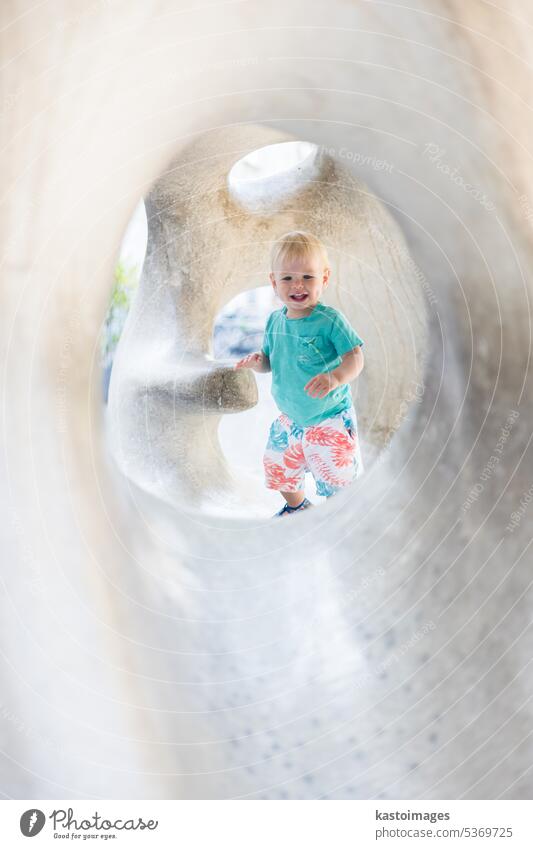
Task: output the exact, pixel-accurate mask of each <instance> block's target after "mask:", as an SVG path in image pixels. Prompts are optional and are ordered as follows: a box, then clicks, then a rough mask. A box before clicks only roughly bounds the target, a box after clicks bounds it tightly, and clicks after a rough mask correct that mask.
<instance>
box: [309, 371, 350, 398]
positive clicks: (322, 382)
mask: <svg viewBox="0 0 533 849" xmlns="http://www.w3.org/2000/svg"><path fill="white" fill-rule="evenodd" d="M340 385H341V382H340V380H339V378H338V377H335V375H334V374H333V372H331V371H330V372H324V373H323V374H315V376H314V377H312V378H311V380H310V381H309V383H306V384H305V386H304V389H305V391H306V392H307V394H308V395H310V396H311V397H312V398H325V397H326V395H328V394H329V393H330V392H333V390H334V389H336V388H337V387H338V386H340Z"/></svg>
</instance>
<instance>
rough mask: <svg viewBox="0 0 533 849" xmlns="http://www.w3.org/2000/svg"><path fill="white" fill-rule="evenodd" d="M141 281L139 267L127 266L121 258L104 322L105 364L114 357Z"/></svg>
mask: <svg viewBox="0 0 533 849" xmlns="http://www.w3.org/2000/svg"><path fill="white" fill-rule="evenodd" d="M138 282H139V267H138V266H137V265H130V266H127V265H125V264H124V262H122V261H121V260H119V262H118V263H117V265H116V267H115V274H114V281H113V290H112V292H111V298H110V301H109V309H108V311H107V316H106V319H105V322H104V332H103V338H102V357H103V360H104V365H106V364H107V363H108V362H109V361H110V360H112V359H113V355H114V353H115V350H116V347H117V345H118V342H119V339H120V336H121V334H122V328H123V327H124V322H125V321H126V316H127V315H128V311H129V308H130V304H131V298H132V295H133V292H134V291H135V288H136V286H137V284H138Z"/></svg>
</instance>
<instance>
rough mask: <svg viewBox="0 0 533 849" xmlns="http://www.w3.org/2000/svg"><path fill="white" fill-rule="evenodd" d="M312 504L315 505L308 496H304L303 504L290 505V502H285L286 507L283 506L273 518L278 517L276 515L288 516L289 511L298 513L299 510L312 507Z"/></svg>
mask: <svg viewBox="0 0 533 849" xmlns="http://www.w3.org/2000/svg"><path fill="white" fill-rule="evenodd" d="M312 506H313V505H312V504H311V502H310V501H309V499H308V498H304V500H303V501H302V503H301V504H298V506H297V507H289V505H288V504H285V506H284V507H282V508H281V510H279V511H278V512H277V513H274V515H273V517H272V518H273V519H275V518H276V516H288V515H289V513H297V512H298V510H306V509H307V508H308V507H312Z"/></svg>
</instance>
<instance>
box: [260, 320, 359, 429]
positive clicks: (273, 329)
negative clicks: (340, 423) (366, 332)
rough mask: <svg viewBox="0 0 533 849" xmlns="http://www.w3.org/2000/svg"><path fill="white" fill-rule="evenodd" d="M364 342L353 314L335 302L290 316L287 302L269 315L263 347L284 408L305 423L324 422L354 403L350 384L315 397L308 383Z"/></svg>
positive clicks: (276, 395) (278, 400)
mask: <svg viewBox="0 0 533 849" xmlns="http://www.w3.org/2000/svg"><path fill="white" fill-rule="evenodd" d="M357 345H360V346H363V345H364V342H363V340H362V339H360V338H359V336H358V335H357V333H356V332H355V330H354V329H353V327H352V326H351V324H350V323H349V321H348V319H347V318H346V317H345V316H344V315H343V314H342V313H341V312H340V311H339V310H336V309H334V308H333V307H328V306H325V305H324V304H320V303H318V304H317V305H316V307H315V308H314V309H313V312H312V313H311V314H310V315H307V316H303V318H287V307H286V306H283V308H282V309H280V310H275V311H274V312H273V313H271V314H270V315H269V317H268V320H267V323H266V327H265V335H264V339H263V346H262V351H263V353H264V354H266V356H267V357H268V358H269V360H270V366H271V369H272V396H273V398H274V401H275V402H276V404H277V406H278V408H279V409H280V411H281V412H282V413H285V414H286V415H287V416H289V418H290V419H292V420H293V421H294V422H296V424H298V425H300V426H301V427H309V425H314V424H318V423H319V422H321V421H323V420H324V419H327V418H330V416H336V415H338V414H339V413H341V412H342V411H343V410H347V409H349V408H350V407H351V405H352V403H353V401H352V392H351V389H350V385H349V384H347V383H345V384H343V385H342V386H339V387H337V389H334V390H333V391H332V392H330V393H329V394H328V395H326V396H325V398H312V397H311V395H308V393H307V392H306V391H305V390H304V386H305V385H306V384H307V383H308V382H309V381H310V380H311V378H312V377H314V376H315V375H316V374H321V373H323V372H328V371H331V370H332V369H334V368H337V366H339V365H340V364H341V362H342V355H343V354H346V353H347V352H348V351H351V350H352V349H353V348H355V347H356V346H357Z"/></svg>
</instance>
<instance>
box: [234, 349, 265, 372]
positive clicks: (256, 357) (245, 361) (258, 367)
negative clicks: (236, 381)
mask: <svg viewBox="0 0 533 849" xmlns="http://www.w3.org/2000/svg"><path fill="white" fill-rule="evenodd" d="M233 368H234V369H236V368H251V369H253V370H254V371H262V370H263V355H262V353H261V351H258V352H256V353H254V354H248V355H247V356H246V357H243V358H242V360H239V361H238V362H237V363H235V365H234V366H233Z"/></svg>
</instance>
